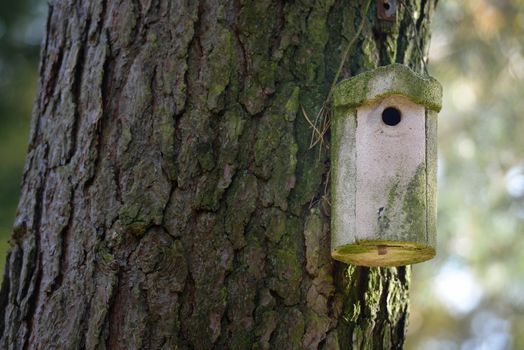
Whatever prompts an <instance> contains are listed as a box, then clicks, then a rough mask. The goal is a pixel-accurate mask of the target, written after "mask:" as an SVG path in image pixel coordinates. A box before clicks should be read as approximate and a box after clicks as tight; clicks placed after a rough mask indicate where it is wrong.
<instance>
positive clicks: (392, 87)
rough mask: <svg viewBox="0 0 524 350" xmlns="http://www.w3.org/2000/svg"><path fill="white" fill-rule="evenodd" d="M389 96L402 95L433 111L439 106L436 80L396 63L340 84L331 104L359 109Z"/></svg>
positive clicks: (440, 99) (439, 97) (438, 88)
mask: <svg viewBox="0 0 524 350" xmlns="http://www.w3.org/2000/svg"><path fill="white" fill-rule="evenodd" d="M391 95H402V96H405V97H407V98H408V99H410V100H412V101H413V102H415V103H418V104H421V105H424V106H425V107H426V108H428V109H431V110H434V111H436V112H439V111H440V109H441V107H442V86H441V85H440V83H439V82H438V81H437V80H436V79H435V78H432V77H430V76H426V75H421V74H418V73H415V72H414V71H412V70H411V69H410V68H408V67H407V66H404V65H402V64H398V63H394V64H390V65H388V66H382V67H378V68H377V69H374V70H370V71H367V72H364V73H361V74H358V75H356V76H354V77H352V78H350V79H346V80H343V81H341V82H340V83H339V84H338V85H337V86H336V87H335V90H334V92H333V105H334V106H335V107H359V106H361V105H364V104H368V103H371V102H374V101H376V100H378V99H381V98H384V97H387V96H391Z"/></svg>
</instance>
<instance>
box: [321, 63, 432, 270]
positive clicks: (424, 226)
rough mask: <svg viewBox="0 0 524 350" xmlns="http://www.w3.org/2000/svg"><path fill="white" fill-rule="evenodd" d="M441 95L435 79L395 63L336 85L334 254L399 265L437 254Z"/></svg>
mask: <svg viewBox="0 0 524 350" xmlns="http://www.w3.org/2000/svg"><path fill="white" fill-rule="evenodd" d="M441 98H442V91H441V87H440V84H439V83H438V82H437V81H436V80H435V79H433V78H430V77H426V76H421V75H418V74H416V73H414V72H413V71H411V70H410V69H409V68H407V67H405V66H403V65H399V64H393V65H389V66H385V67H380V68H378V69H376V70H373V71H370V72H366V73H363V74H360V75H357V76H355V77H354V78H352V79H349V80H346V81H343V82H341V83H340V84H339V85H338V86H337V88H336V89H335V92H334V116H333V120H332V129H331V131H332V146H331V152H332V153H331V167H332V169H331V176H332V185H331V186H332V187H331V197H332V210H331V213H332V215H331V243H332V249H331V255H332V257H333V258H334V259H336V260H340V261H343V262H346V263H352V264H356V265H364V266H399V265H408V264H414V263H417V262H421V261H424V260H428V259H431V258H432V257H433V256H434V255H435V236H436V181H437V179H436V165H437V164H436V163H437V146H436V144H437V112H438V111H439V110H440V103H441Z"/></svg>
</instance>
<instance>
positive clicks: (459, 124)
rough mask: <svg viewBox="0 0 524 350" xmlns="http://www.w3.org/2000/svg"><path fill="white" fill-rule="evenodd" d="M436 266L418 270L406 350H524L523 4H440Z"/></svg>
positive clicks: (435, 43) (498, 0)
mask: <svg viewBox="0 0 524 350" xmlns="http://www.w3.org/2000/svg"><path fill="white" fill-rule="evenodd" d="M432 32H433V35H432V41H431V49H430V54H429V60H430V62H431V64H430V66H429V71H430V73H431V74H432V75H433V76H435V77H436V78H437V79H439V80H440V81H441V82H442V84H443V86H444V101H443V106H444V108H443V110H442V111H441V113H440V115H439V166H440V169H439V192H438V195H439V197H438V199H439V203H438V207H439V212H438V214H439V220H438V225H439V229H438V235H439V236H438V239H439V246H438V252H437V254H438V257H437V258H436V259H434V260H433V261H431V262H429V263H426V264H421V265H419V266H415V267H414V269H413V276H412V288H411V290H412V292H411V300H412V303H411V318H410V327H409V329H408V344H407V348H408V349H423V350H433V349H450V350H453V349H464V350H468V349H489V350H498V349H524V332H522V331H523V330H524V254H523V253H522V247H523V246H524V221H523V220H524V118H523V116H524V98H523V97H524V82H523V78H524V52H523V49H524V1H521V0H466V1H459V0H454V1H440V2H439V4H438V7H437V11H436V15H435V17H434V22H433V25H432Z"/></svg>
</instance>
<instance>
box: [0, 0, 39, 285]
mask: <svg viewBox="0 0 524 350" xmlns="http://www.w3.org/2000/svg"><path fill="white" fill-rule="evenodd" d="M45 10H46V7H45V4H44V3H43V1H39V0H17V1H0V258H1V259H0V271H2V273H3V271H4V268H3V266H4V260H5V251H6V249H7V240H8V239H9V236H10V234H11V227H12V224H13V219H14V214H15V210H16V205H17V201H18V196H19V191H20V178H21V175H22V169H23V165H24V158H25V152H26V145H27V135H28V132H29V119H30V116H31V108H32V104H33V99H34V97H35V87H36V81H37V73H38V72H37V66H38V53H39V49H40V48H39V47H40V41H41V37H42V32H43V28H44V20H45V18H44V16H45ZM1 278H2V277H0V279H1Z"/></svg>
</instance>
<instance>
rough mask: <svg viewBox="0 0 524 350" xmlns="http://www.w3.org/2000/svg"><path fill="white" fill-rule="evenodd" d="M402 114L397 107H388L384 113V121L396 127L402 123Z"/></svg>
mask: <svg viewBox="0 0 524 350" xmlns="http://www.w3.org/2000/svg"><path fill="white" fill-rule="evenodd" d="M401 119H402V114H401V113H400V111H399V110H398V109H396V108H395V107H388V108H386V109H384V111H383V112H382V121H383V122H384V124H386V125H389V126H395V125H397V124H398V123H400V120H401Z"/></svg>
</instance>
